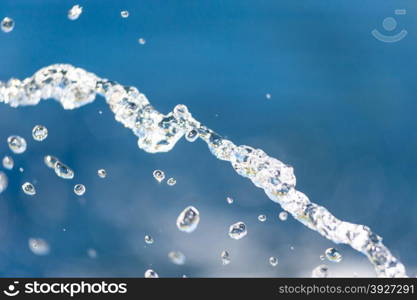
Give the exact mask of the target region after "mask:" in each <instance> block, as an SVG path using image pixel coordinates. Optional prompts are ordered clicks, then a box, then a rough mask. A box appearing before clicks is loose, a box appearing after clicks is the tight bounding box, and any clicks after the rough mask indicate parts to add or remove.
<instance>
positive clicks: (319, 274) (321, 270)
mask: <svg viewBox="0 0 417 300" xmlns="http://www.w3.org/2000/svg"><path fill="white" fill-rule="evenodd" d="M327 276H329V267H328V266H326V265H320V266H318V267H315V268H314V269H313V271H312V272H311V277H313V278H326V277H327Z"/></svg>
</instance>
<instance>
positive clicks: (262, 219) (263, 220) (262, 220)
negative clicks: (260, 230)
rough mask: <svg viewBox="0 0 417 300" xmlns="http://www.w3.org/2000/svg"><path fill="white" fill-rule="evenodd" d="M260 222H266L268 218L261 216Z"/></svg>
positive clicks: (259, 217)
mask: <svg viewBox="0 0 417 300" xmlns="http://www.w3.org/2000/svg"><path fill="white" fill-rule="evenodd" d="M258 220H259V222H265V221H266V216H265V215H259V216H258Z"/></svg>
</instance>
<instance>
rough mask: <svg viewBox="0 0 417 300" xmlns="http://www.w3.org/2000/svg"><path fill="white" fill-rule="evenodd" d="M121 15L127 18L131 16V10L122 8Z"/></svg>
mask: <svg viewBox="0 0 417 300" xmlns="http://www.w3.org/2000/svg"><path fill="white" fill-rule="evenodd" d="M120 15H121V16H122V18H124V19H125V18H127V17H129V12H128V11H127V10H122V11H121V12H120Z"/></svg>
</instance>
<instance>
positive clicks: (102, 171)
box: [97, 169, 107, 178]
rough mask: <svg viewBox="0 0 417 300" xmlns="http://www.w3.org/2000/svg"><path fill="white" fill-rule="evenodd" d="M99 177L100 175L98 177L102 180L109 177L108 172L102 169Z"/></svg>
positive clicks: (98, 172) (98, 173) (99, 171)
mask: <svg viewBox="0 0 417 300" xmlns="http://www.w3.org/2000/svg"><path fill="white" fill-rule="evenodd" d="M97 175H98V177H100V178H106V176H107V172H106V170H104V169H100V170H98V171H97Z"/></svg>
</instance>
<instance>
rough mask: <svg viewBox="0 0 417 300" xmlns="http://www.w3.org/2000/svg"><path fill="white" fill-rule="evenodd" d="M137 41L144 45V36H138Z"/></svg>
mask: <svg viewBox="0 0 417 300" xmlns="http://www.w3.org/2000/svg"><path fill="white" fill-rule="evenodd" d="M138 43H139V44H141V45H145V44H146V41H145V39H144V38H139V39H138Z"/></svg>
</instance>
